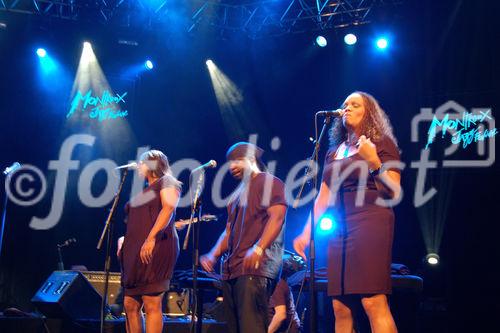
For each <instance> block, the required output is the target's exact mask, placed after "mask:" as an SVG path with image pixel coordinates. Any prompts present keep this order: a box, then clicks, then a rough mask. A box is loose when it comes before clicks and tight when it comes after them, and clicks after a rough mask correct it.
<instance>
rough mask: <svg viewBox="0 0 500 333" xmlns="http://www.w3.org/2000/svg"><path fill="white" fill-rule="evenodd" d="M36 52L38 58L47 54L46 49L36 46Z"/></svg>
mask: <svg viewBox="0 0 500 333" xmlns="http://www.w3.org/2000/svg"><path fill="white" fill-rule="evenodd" d="M36 54H37V55H38V56H39V57H40V58H44V57H45V56H46V55H47V51H45V49H42V48H38V49H37V50H36Z"/></svg>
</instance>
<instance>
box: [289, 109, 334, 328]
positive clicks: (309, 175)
mask: <svg viewBox="0 0 500 333" xmlns="http://www.w3.org/2000/svg"><path fill="white" fill-rule="evenodd" d="M330 120H331V119H330V115H328V114H326V118H325V121H324V122H323V127H322V128H321V132H320V135H319V138H318V125H317V124H318V113H316V115H315V116H314V125H315V141H314V143H315V144H314V150H313V153H312V155H311V157H310V158H309V165H308V166H307V168H306V170H305V174H306V177H304V181H303V182H302V186H301V187H300V190H299V193H298V194H297V197H296V199H295V201H294V203H293V208H297V206H298V204H299V201H300V198H301V196H302V192H303V191H304V188H305V186H306V183H311V181H312V185H313V188H314V189H315V190H316V191H317V190H318V173H317V170H314V168H315V167H318V159H319V154H318V153H319V149H320V146H321V139H322V138H323V135H324V134H325V131H326V128H327V126H328V124H330ZM318 168H319V167H318ZM315 171H316V172H315ZM315 227H316V225H315V217H314V200H313V201H312V208H311V230H310V240H309V332H310V333H316V332H317V330H318V323H317V319H318V318H317V317H318V314H317V310H316V307H317V300H316V298H317V295H316V284H315V283H316V276H315V274H316V273H315V262H316V245H315V241H314V238H315V237H314V232H315ZM305 278H306V274H304V279H305Z"/></svg>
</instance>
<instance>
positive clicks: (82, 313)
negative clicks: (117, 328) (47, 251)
mask: <svg viewBox="0 0 500 333" xmlns="http://www.w3.org/2000/svg"><path fill="white" fill-rule="evenodd" d="M31 302H33V304H35V306H36V307H37V309H38V310H39V311H40V312H41V313H43V314H44V315H45V316H46V317H48V318H70V319H72V320H89V319H90V320H99V318H100V314H101V302H102V298H101V296H100V295H99V294H98V293H97V291H96V290H95V289H94V287H92V285H91V284H90V283H89V282H88V281H87V279H86V278H85V277H84V276H83V275H82V273H81V272H78V271H54V272H53V273H52V274H51V275H50V276H49V278H48V279H47V280H46V281H45V283H44V284H43V285H42V287H41V288H40V289H39V290H38V291H37V292H36V294H35V296H33V298H32V299H31Z"/></svg>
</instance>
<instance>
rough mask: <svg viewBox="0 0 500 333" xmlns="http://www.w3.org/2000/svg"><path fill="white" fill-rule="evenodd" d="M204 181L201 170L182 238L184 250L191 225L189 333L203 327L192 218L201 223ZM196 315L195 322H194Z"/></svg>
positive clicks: (197, 230) (196, 231) (197, 239)
mask: <svg viewBox="0 0 500 333" xmlns="http://www.w3.org/2000/svg"><path fill="white" fill-rule="evenodd" d="M204 179H205V171H204V170H201V172H200V175H199V176H198V180H197V181H196V191H195V194H194V198H193V205H192V207H191V217H190V219H189V224H188V229H187V231H186V237H185V238H184V244H183V247H182V249H183V250H186V249H187V245H188V242H189V233H190V230H191V226H192V225H193V224H194V225H193V300H194V302H193V303H194V304H192V306H191V324H190V332H196V333H201V329H202V326H203V319H202V307H203V304H201V302H200V300H199V299H198V298H199V297H198V268H199V255H200V253H199V252H200V246H199V242H200V224H199V223H194V218H195V216H196V215H198V222H200V221H201V211H202V205H201V198H200V196H201V190H202V186H203V181H204ZM195 315H196V321H195Z"/></svg>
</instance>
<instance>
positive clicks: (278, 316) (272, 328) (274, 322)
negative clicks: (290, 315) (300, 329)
mask: <svg viewBox="0 0 500 333" xmlns="http://www.w3.org/2000/svg"><path fill="white" fill-rule="evenodd" d="M285 319H286V305H278V306H275V307H274V316H273V319H271V323H270V324H269V327H268V328H267V333H274V332H276V331H277V330H278V329H279V327H280V326H281V323H282V322H283V321H284V320H285Z"/></svg>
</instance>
